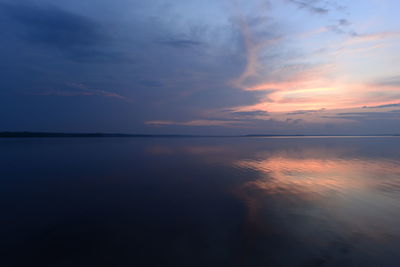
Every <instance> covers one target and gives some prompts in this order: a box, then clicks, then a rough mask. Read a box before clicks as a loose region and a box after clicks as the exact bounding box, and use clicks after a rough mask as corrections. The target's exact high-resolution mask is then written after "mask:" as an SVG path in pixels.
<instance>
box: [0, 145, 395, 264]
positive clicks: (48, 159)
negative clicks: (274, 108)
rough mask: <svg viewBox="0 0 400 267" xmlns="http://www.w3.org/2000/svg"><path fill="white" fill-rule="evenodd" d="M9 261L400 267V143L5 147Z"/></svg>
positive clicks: (1, 224)
mask: <svg viewBox="0 0 400 267" xmlns="http://www.w3.org/2000/svg"><path fill="white" fill-rule="evenodd" d="M0 177H1V180H0V183H1V184H0V205H1V208H0V211H1V217H0V218H1V220H0V246H1V247H0V253H1V254H2V255H1V257H0V265H1V266H5V267H8V266H52V267H58V266H63V267H64V266H73V267H81V266H82V267H91V266H96V267H97V266H117V267H119V266H124V267H125V266H163V267H164V266H174V267H176V266H178V267H179V266H201V267H204V266H218V267H221V266H246V267H252V266H255V267H258V266H264V267H265V266H374V267H375V266H396V267H397V266H400V138H176V139H174V138H164V139H162V138H115V139H114V138H87V139H84V138H83V139H80V138H76V139H75V138H71V139H68V138H65V139H63V138H55V139H3V140H0Z"/></svg>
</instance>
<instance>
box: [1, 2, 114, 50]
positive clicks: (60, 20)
mask: <svg viewBox="0 0 400 267" xmlns="http://www.w3.org/2000/svg"><path fill="white" fill-rule="evenodd" d="M0 12H1V13H3V14H4V15H5V16H6V17H8V18H9V19H11V20H13V21H15V22H17V23H18V25H19V26H21V27H22V28H19V29H18V28H17V31H18V34H19V35H20V36H21V37H23V38H24V39H25V40H26V41H28V42H30V43H31V44H34V45H43V46H46V47H47V48H52V49H58V50H60V51H64V52H66V53H68V54H69V55H74V56H77V57H84V56H88V57H90V56H93V55H97V54H101V52H100V51H98V49H97V48H98V47H99V45H101V44H105V43H106V41H107V36H106V35H105V33H104V31H102V28H101V25H99V24H98V23H96V22H95V21H93V20H92V19H90V18H88V17H85V16H81V15H78V14H75V13H72V12H70V11H67V10H64V9H61V8H59V7H56V6H53V5H33V4H31V5H29V4H23V5H21V4H20V5H17V4H0ZM112 56H115V54H114V55H112Z"/></svg>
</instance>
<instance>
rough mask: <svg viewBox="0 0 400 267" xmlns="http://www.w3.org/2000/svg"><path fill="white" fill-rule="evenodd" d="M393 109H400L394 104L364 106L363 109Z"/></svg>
mask: <svg viewBox="0 0 400 267" xmlns="http://www.w3.org/2000/svg"><path fill="white" fill-rule="evenodd" d="M393 107H400V104H399V103H396V104H386V105H379V106H364V107H363V108H372V109H375V108H393Z"/></svg>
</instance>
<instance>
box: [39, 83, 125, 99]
mask: <svg viewBox="0 0 400 267" xmlns="http://www.w3.org/2000/svg"><path fill="white" fill-rule="evenodd" d="M67 87H69V88H70V89H67V90H62V89H58V90H43V91H40V92H33V93H32V94H31V95H37V96H66V97H73V96H102V97H109V98H116V99H119V100H122V101H125V102H132V99H130V98H128V97H125V96H122V95H120V94H118V93H115V92H111V91H106V90H97V89H91V88H89V87H88V86H86V85H84V84H80V83H71V84H69V85H68V86H67Z"/></svg>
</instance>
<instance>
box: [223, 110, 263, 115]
mask: <svg viewBox="0 0 400 267" xmlns="http://www.w3.org/2000/svg"><path fill="white" fill-rule="evenodd" d="M231 114H232V115H237V116H268V115H269V114H268V112H266V111H263V110H255V111H240V112H232V113H231Z"/></svg>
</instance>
